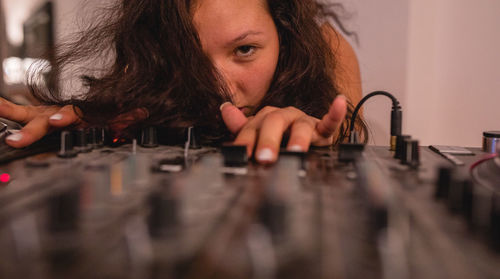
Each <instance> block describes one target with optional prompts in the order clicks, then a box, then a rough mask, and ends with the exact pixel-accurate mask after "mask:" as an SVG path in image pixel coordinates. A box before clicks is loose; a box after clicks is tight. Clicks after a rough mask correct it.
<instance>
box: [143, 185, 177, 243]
mask: <svg viewBox="0 0 500 279" xmlns="http://www.w3.org/2000/svg"><path fill="white" fill-rule="evenodd" d="M149 205H150V210H151V211H150V214H149V216H148V226H149V233H150V235H151V236H152V237H155V238H160V237H163V236H166V235H168V234H169V233H171V232H174V231H175V228H176V226H177V225H178V224H179V201H178V199H177V198H176V197H175V195H174V194H173V193H172V192H171V191H170V192H169V191H165V190H164V191H157V192H154V193H152V194H151V196H150V197H149Z"/></svg>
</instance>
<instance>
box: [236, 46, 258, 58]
mask: <svg viewBox="0 0 500 279" xmlns="http://www.w3.org/2000/svg"><path fill="white" fill-rule="evenodd" d="M255 50H256V47H254V46H250V45H245V46H239V47H237V48H236V49H235V50H234V54H235V55H236V56H238V57H242V58H247V57H250V56H252V55H253V54H254V53H255Z"/></svg>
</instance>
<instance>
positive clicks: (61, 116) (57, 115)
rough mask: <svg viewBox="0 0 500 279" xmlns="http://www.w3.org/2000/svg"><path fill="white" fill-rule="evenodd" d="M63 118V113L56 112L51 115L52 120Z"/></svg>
mask: <svg viewBox="0 0 500 279" xmlns="http://www.w3.org/2000/svg"><path fill="white" fill-rule="evenodd" d="M61 119H63V115H62V114H60V113H56V114H54V115H52V116H51V117H50V120H61Z"/></svg>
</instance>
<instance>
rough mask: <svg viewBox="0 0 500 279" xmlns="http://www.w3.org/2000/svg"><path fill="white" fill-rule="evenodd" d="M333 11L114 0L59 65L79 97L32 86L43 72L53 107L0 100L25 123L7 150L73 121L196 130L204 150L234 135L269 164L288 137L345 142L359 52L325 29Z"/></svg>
mask: <svg viewBox="0 0 500 279" xmlns="http://www.w3.org/2000/svg"><path fill="white" fill-rule="evenodd" d="M329 7H331V6H326V5H321V4H319V3H318V2H317V1H314V0H288V1H283V0H267V1H266V0H194V1H190V0H165V1H158V0H136V1H127V0H120V1H117V2H116V3H115V5H114V6H113V7H110V8H109V9H107V10H106V12H105V14H104V15H103V16H101V17H100V18H99V20H98V21H97V23H95V24H93V25H92V26H90V27H89V28H88V29H87V30H86V31H85V32H83V33H82V34H81V36H80V38H79V39H78V40H77V41H76V42H74V43H71V44H67V45H64V46H62V47H61V48H60V55H59V56H58V58H57V59H56V61H55V62H54V63H53V65H52V69H53V70H52V72H53V73H56V74H57V76H63V77H65V78H64V79H63V80H65V79H69V78H68V77H67V75H68V73H69V74H71V73H75V74H78V75H80V78H81V81H82V82H83V84H84V86H85V90H84V91H83V92H81V94H74V95H73V97H71V98H70V99H67V98H66V99H65V98H64V97H62V96H61V94H59V92H63V91H65V90H64V86H63V89H59V90H56V88H55V87H56V86H45V87H41V86H35V84H37V82H36V81H37V80H36V78H37V77H38V76H36V75H35V76H32V79H31V81H32V85H33V86H32V89H33V93H34V95H35V96H36V97H37V98H38V99H39V100H40V102H41V103H42V104H45V105H42V106H31V107H22V106H17V105H14V104H11V103H9V102H7V101H5V100H2V101H1V103H0V116H1V117H5V118H9V119H12V120H15V121H18V122H21V123H24V124H26V125H25V126H24V128H23V129H22V130H21V132H20V133H18V134H14V135H11V136H9V137H8V138H7V139H6V141H7V144H9V145H11V146H13V147H22V146H26V145H29V144H31V143H32V142H34V141H36V140H38V139H40V138H41V137H42V136H43V135H45V134H46V133H47V132H48V131H50V130H51V129H53V128H61V127H65V126H68V125H75V124H76V125H107V126H109V127H111V128H112V129H113V130H114V131H116V132H118V133H123V132H124V131H130V130H132V129H133V128H134V127H137V126H141V125H158V126H164V127H170V128H183V127H187V126H192V125H194V126H195V127H197V129H198V131H199V133H200V135H201V136H202V139H203V140H204V141H206V142H214V141H224V140H227V139H228V138H230V137H231V135H232V139H234V143H235V144H243V145H246V146H247V148H248V153H249V154H250V155H252V154H253V155H254V156H255V158H256V159H257V160H258V161H259V162H261V163H270V162H274V161H275V160H276V158H277V155H278V151H279V147H280V144H281V142H282V140H283V137H284V136H285V137H287V138H288V141H287V148H288V149H289V150H301V151H306V150H308V148H309V146H310V145H318V146H325V145H331V144H334V143H338V142H340V141H342V140H343V139H344V138H345V132H346V127H347V126H346V124H347V122H346V121H347V117H348V116H349V115H350V114H351V113H352V103H357V102H358V101H359V99H360V98H361V89H360V78H359V70H358V65H357V61H356V58H355V55H354V53H353V51H352V49H351V48H350V46H349V44H348V43H346V41H345V40H344V39H343V38H342V37H341V36H340V35H339V34H338V33H336V31H335V30H334V29H333V28H332V27H331V26H330V25H329V24H328V23H322V22H326V20H325V19H326V18H327V17H328V16H331V17H333V19H336V17H335V14H334V13H333V12H332V11H331V10H330V9H329ZM75 65H79V66H78V67H76V66H75ZM95 65H98V66H95ZM53 76H56V75H53ZM45 84H48V85H51V84H60V82H58V80H56V79H54V78H49V80H46V82H45ZM359 127H362V128H363V127H364V126H363V124H362V123H360V125H359ZM228 136H229V137H228Z"/></svg>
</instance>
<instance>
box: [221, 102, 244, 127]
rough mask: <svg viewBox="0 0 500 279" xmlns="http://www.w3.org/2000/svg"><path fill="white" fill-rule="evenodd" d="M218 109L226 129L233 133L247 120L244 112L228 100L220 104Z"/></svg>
mask: <svg viewBox="0 0 500 279" xmlns="http://www.w3.org/2000/svg"><path fill="white" fill-rule="evenodd" d="M220 111H221V114H222V120H223V121H224V123H225V124H226V127H227V129H228V130H229V131H230V132H231V133H233V134H237V133H238V132H239V131H240V130H241V129H242V128H243V127H244V126H245V124H247V122H248V118H247V117H246V116H245V114H244V113H243V112H242V111H241V110H239V109H238V108H237V107H236V106H234V105H233V104H231V103H229V102H226V103H224V104H222V105H221V106H220Z"/></svg>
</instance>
